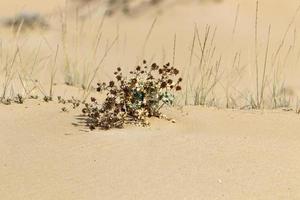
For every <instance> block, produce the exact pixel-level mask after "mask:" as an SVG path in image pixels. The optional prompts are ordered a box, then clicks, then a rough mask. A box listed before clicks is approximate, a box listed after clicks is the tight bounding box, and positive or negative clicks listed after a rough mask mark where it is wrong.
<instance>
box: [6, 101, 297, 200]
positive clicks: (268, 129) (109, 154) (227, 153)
mask: <svg viewBox="0 0 300 200" xmlns="http://www.w3.org/2000/svg"><path fill="white" fill-rule="evenodd" d="M58 108H59V106H58V105H57V104H55V103H49V104H41V105H37V102H31V103H27V104H25V105H13V106H7V107H6V106H1V107H0V113H1V115H0V121H1V124H0V130H1V134H0V151H1V160H0V163H1V165H0V177H1V181H0V188H1V190H0V194H1V198H3V199H13V200H15V199H22V200H26V199H28V200H34V199H37V200H38V199H39V200H40V199H45V200H46V199H62V200H63V199H64V200H65V199H272V200H274V199H298V198H300V190H299V187H300V185H299V184H300V183H299V178H300V167H299V166H300V159H299V153H300V147H299V142H300V136H299V129H300V123H299V122H300V118H298V117H297V116H295V115H293V114H290V113H285V112H282V111H277V112H276V111H272V112H271V111H270V112H260V111H257V112H254V111H244V112H241V111H234V110H217V109H205V108H197V107H186V108H183V109H175V108H174V109H171V110H167V111H166V113H169V116H172V117H174V118H176V120H177V123H176V124H172V123H170V122H167V121H161V120H153V121H152V126H151V127H149V128H137V127H128V128H126V129H124V130H111V131H106V132H105V131H93V132H90V131H88V130H87V129H86V128H85V127H81V126H74V125H72V123H79V122H80V121H77V120H76V115H77V114H79V113H78V111H71V112H70V113H62V112H60V109H58Z"/></svg>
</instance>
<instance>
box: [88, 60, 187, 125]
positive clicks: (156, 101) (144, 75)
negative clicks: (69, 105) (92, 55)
mask: <svg viewBox="0 0 300 200" xmlns="http://www.w3.org/2000/svg"><path fill="white" fill-rule="evenodd" d="M178 74H179V70H178V69H177V68H175V67H173V66H170V64H169V63H167V64H165V65H163V66H159V65H157V64H156V63H153V64H151V65H147V62H146V61H144V62H143V65H142V66H137V67H136V68H135V70H133V71H130V74H129V76H128V77H126V76H124V75H123V72H122V69H121V68H117V70H116V72H114V75H115V79H116V81H110V82H109V83H98V84H97V91H98V92H103V91H105V92H107V93H106V99H105V100H104V102H103V103H102V104H100V103H99V102H98V101H97V99H96V98H94V97H92V98H91V102H90V103H86V104H85V108H84V109H83V110H82V112H83V113H84V114H85V115H86V116H87V125H88V126H89V127H90V129H91V130H93V129H95V128H100V129H103V130H108V129H111V128H123V127H124V125H125V124H134V125H140V126H148V125H149V122H148V121H147V118H150V117H161V109H162V107H163V106H165V105H172V104H173V102H174V99H175V97H174V92H175V91H180V90H181V86H180V83H181V82H182V78H176V77H177V76H178Z"/></svg>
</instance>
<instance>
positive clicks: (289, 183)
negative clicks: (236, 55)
mask: <svg viewBox="0 0 300 200" xmlns="http://www.w3.org/2000/svg"><path fill="white" fill-rule="evenodd" d="M45 2H46V1H40V0H31V1H24V2H22V3H20V1H19V0H10V1H4V0H0V11H1V17H7V16H12V15H14V14H15V13H18V12H19V11H20V10H34V11H39V12H40V13H42V14H44V15H47V16H48V15H56V14H55V13H57V11H58V10H60V9H62V8H63V7H64V1H59V0H56V1H52V0H51V1H47V4H46V3H45ZM178 2H179V3H178V4H176V5H173V6H172V7H171V8H170V9H169V10H167V11H165V12H161V10H160V9H154V10H151V11H150V12H145V15H143V16H140V17H136V18H130V17H124V16H122V15H116V16H115V17H113V18H108V19H107V21H105V27H106V28H105V29H104V31H103V35H104V36H103V37H104V38H105V40H104V41H112V39H113V38H114V37H115V34H116V32H118V31H119V33H120V38H121V39H120V41H119V42H118V45H116V48H115V49H113V50H112V52H111V53H110V54H109V56H108V57H107V58H106V60H105V62H104V66H103V68H102V69H101V73H99V75H98V76H97V79H101V80H102V78H108V77H109V76H110V74H112V69H113V68H112V67H115V66H117V65H119V64H123V63H125V66H127V65H130V66H131V65H135V64H136V62H137V57H138V56H140V54H141V46H143V45H142V43H143V41H144V39H145V35H146V34H147V31H148V29H149V25H150V24H151V23H152V21H153V19H154V18H155V16H158V22H157V24H156V26H155V29H154V31H153V34H152V35H151V40H150V42H149V44H148V48H147V51H146V54H147V58H153V57H154V58H155V59H158V60H161V59H162V58H161V57H163V55H160V54H162V53H163V52H164V51H163V50H165V53H167V55H166V57H167V58H168V59H170V58H172V45H173V38H174V33H175V32H176V34H177V38H178V43H177V48H178V51H177V54H176V63H177V64H178V65H182V66H183V65H184V64H186V63H188V55H189V49H190V42H191V39H192V35H193V30H194V24H195V22H197V23H199V27H202V28H203V27H205V24H214V25H216V26H218V27H219V28H218V30H220V34H219V35H218V41H219V42H220V44H221V47H220V48H221V49H223V50H224V49H225V54H226V53H229V52H230V53H232V52H234V51H235V50H232V49H231V46H228V45H230V44H232V43H234V44H235V45H237V49H242V50H244V51H245V54H246V55H247V56H249V54H250V53H249V52H248V51H250V50H248V49H246V48H248V45H249V41H250V40H251V42H250V43H251V44H253V43H252V40H253V15H254V11H255V2H254V1H251V0H247V1H246V0H245V1H243V2H240V16H239V21H238V25H239V28H238V29H237V33H236V35H237V36H236V37H237V39H236V40H238V39H239V42H235V41H231V40H230V39H228V36H230V35H231V34H232V29H233V24H234V17H235V11H236V8H237V3H238V2H237V1H234V0H232V1H230V0H228V1H226V0H225V2H224V3H220V4H217V5H215V4H210V3H207V4H203V5H200V6H199V5H198V4H197V2H196V1H186V2H185V1H178ZM297 6H298V1H296V0H295V1H294V0H290V1H289V3H286V1H283V0H282V1H280V0H276V1H271V0H265V1H263V0H262V1H261V10H260V13H261V15H260V21H259V26H260V27H261V29H260V30H259V32H260V33H261V34H260V37H261V38H262V41H261V43H259V45H260V47H262V49H264V44H265V38H266V34H265V33H266V27H267V25H268V24H269V23H273V24H274V25H273V26H272V28H273V29H274V31H273V34H274V35H272V36H273V37H272V40H274V41H277V42H278V41H280V40H281V38H282V34H283V33H284V31H285V30H286V27H287V25H288V23H289V22H290V20H291V18H292V16H293V14H294V11H295V10H296V7H297ZM82 9H83V10H84V11H83V13H86V11H85V9H87V10H88V8H82ZM53 13H54V14H53ZM174 16H176V17H177V18H174ZM283 16H284V17H283ZM57 18H58V17H57V16H54V17H53V19H52V18H51V20H50V22H51V28H50V30H48V31H47V32H42V34H40V33H37V32H34V33H33V34H32V35H30V34H28V33H27V34H24V35H22V36H21V39H20V40H21V41H22V40H24V41H27V39H28V38H29V40H28V44H26V43H25V42H24V46H22V45H21V46H20V48H21V49H22V48H23V51H22V52H23V53H22V56H23V58H24V59H25V63H26V62H28V63H30V62H29V61H30V60H32V57H30V56H28V55H27V54H26V53H28V54H30V55H31V51H29V50H27V49H26V47H30V48H31V49H30V50H32V49H36V47H37V46H38V44H39V42H40V41H44V40H41V35H42V36H43V37H45V38H46V39H47V40H48V41H47V42H49V44H48V45H49V46H50V47H49V46H47V45H44V46H42V50H41V52H45V53H44V54H45V55H46V56H47V55H48V54H49V49H51V48H52V50H53V49H55V48H56V44H57V40H59V29H58V28H57V27H60V24H56V23H57ZM99 19H101V18H99V17H98V16H91V21H88V22H87V23H89V22H90V23H91V24H93V25H94V26H91V30H89V29H88V30H84V32H85V35H84V36H85V37H84V38H88V36H90V35H89V34H95V32H93V30H96V29H97V27H96V26H95V24H98V23H99ZM174 19H176V20H174ZM297 22H298V21H297ZM297 22H295V23H297ZM202 30H203V29H202ZM1 33H3V34H2V35H1V39H3V40H5V39H6V38H7V37H8V38H9V37H10V35H7V30H3V29H1ZM37 38H38V39H37ZM249 38H251V39H249ZM72 39H74V38H71V39H70V40H71V42H70V43H71V44H72V42H73V40H72ZM8 41H10V40H8ZM83 42H85V41H83ZM88 42H91V41H88ZM88 42H87V43H88ZM236 43H238V44H236ZM22 44H23V43H22ZM26 45H27V46H26ZM84 47H85V48H84ZM84 47H83V50H82V52H81V53H82V54H81V53H78V52H77V53H78V54H75V53H74V54H73V55H72V56H73V57H76V55H78V59H79V60H80V59H81V61H82V60H83V58H84V59H87V58H89V57H85V53H86V49H89V46H88V45H87V47H86V46H84ZM229 47H230V48H229ZM48 48H49V49H48ZM69 48H70V49H72V50H74V48H72V46H70V47H69ZM164 48H165V49H164ZM272 48H275V47H272ZM227 49H228V51H226V50H227ZM229 49H230V50H229ZM263 52H264V51H263V50H262V51H261V52H260V56H261V55H262V54H263ZM52 53H53V52H52ZM26 56H27V57H26ZM31 56H32V55H31ZM155 56H156V57H155ZM247 56H246V57H247ZM41 57H42V56H41ZM61 57H62V56H61ZM61 57H59V58H58V61H57V63H58V64H57V66H61V65H62V61H61V60H62V58H61ZM249 57H251V56H249ZM26 59H28V60H29V61H26ZM230 59H231V58H230ZM251 59H252V58H251ZM81 61H80V65H81V64H82V63H83V64H84V62H85V61H82V63H81ZM228 62H229V61H228ZM225 63H226V62H225ZM291 63H292V62H291ZM244 64H245V65H250V63H247V62H245V63H244ZM42 65H43V63H42V64H41V66H42ZM229 65H231V63H230V64H229ZM41 66H38V67H39V69H38V71H42V72H43V73H44V74H42V75H41V76H40V74H39V75H36V76H37V77H38V78H40V77H43V78H41V80H43V81H45V82H46V84H47V83H48V82H49V73H47V69H45V70H44V68H42V67H41ZM44 71H45V72H44ZM62 71H63V69H59V70H58V74H57V80H56V82H58V86H56V87H54V94H55V95H62V96H64V97H66V96H68V97H70V96H80V95H81V94H82V91H80V89H78V88H77V87H69V86H65V85H63V86H62V85H61V84H62V83H63V81H62V80H61V79H60V78H61V76H62V73H61V72H62ZM102 72H103V73H102ZM246 73H249V74H251V72H250V71H246ZM299 73H300V71H299V70H296V71H292V73H290V74H288V73H287V74H288V80H287V81H288V84H290V85H291V87H292V90H293V91H294V92H295V93H297V92H299V91H300V85H299V81H298V74H299ZM0 77H1V76H0ZM0 80H2V79H1V78H0ZM48 84H49V83H48ZM242 84H244V85H243V86H245V85H246V86H248V85H247V84H248V83H242ZM43 86H44V85H43ZM47 87H48V86H44V89H45V90H46V88H47ZM17 89H20V88H14V90H17ZM21 89H22V88H21ZM62 107H63V105H61V104H58V103H56V102H50V103H45V102H42V101H41V100H27V101H26V102H25V103H24V104H21V105H17V104H13V105H10V106H5V105H2V104H0V152H1V154H0V197H1V198H0V199H5V200H48V199H49V200H53V199H55V200H60V199H61V200H68V199H72V200H94V199H101V200H102V199H104V200H106V199H108V200H109V199H112V200H114V199H117V200H119V199H124V200H130V199H138V200H144V199H149V200H150V199H151V200H153V199H158V200H159V199H163V200H164V199H165V200H169V199H174V200H176V199H178V200H198V199H209V200H210V199H228V200H234V199H237V200H240V199H249V200H250V199H262V200H268V199H270V200H276V199H278V200H281V199H295V200H296V199H300V158H299V154H300V145H299V144H300V134H299V133H300V131H299V130H300V117H299V115H297V114H295V112H285V111H283V110H282V109H278V110H259V111H254V110H239V109H235V110H229V109H217V108H203V107H200V106H184V107H178V106H176V107H173V108H166V109H165V110H164V113H166V114H167V116H169V117H171V118H174V119H175V120H176V123H171V122H168V121H165V120H159V119H152V120H151V126H150V127H146V128H142V127H133V126H128V127H126V128H125V129H122V130H118V129H117V130H110V131H100V130H95V131H90V130H88V129H87V127H85V126H84V124H82V121H80V114H81V112H80V108H79V109H76V110H73V109H72V108H71V107H70V106H69V105H67V106H66V107H67V109H68V112H62V111H61V108H62Z"/></svg>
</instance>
